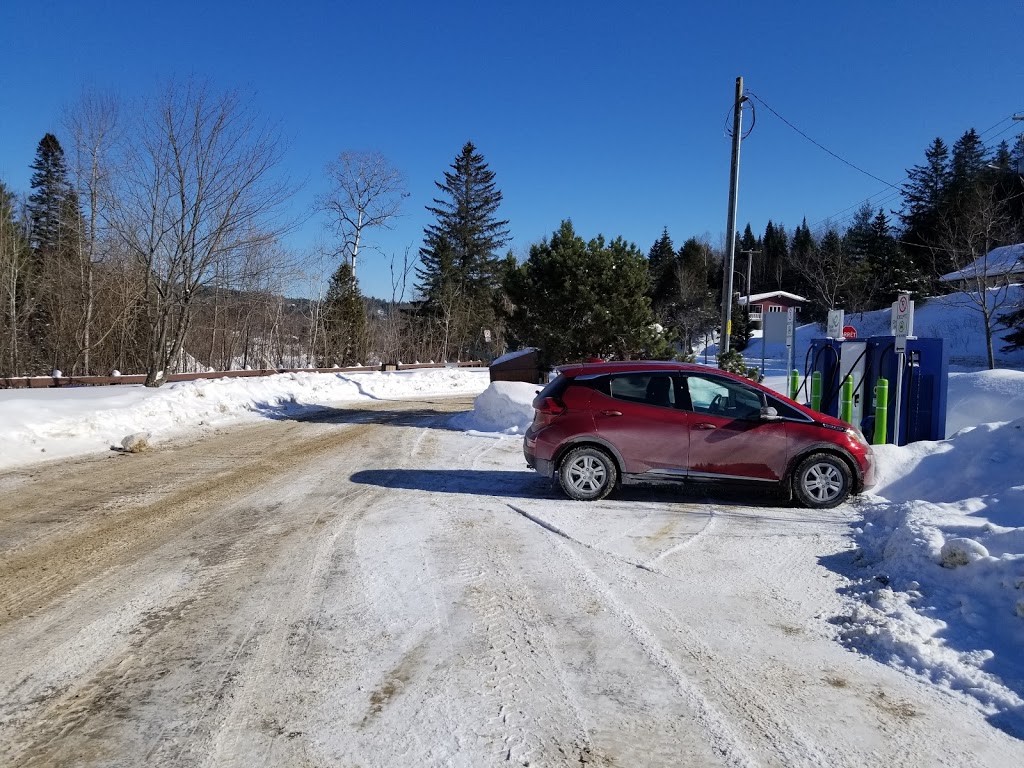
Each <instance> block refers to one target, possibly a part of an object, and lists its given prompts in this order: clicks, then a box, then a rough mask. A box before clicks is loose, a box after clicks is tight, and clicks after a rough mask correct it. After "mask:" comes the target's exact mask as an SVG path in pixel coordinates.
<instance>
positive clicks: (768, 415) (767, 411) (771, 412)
mask: <svg viewBox="0 0 1024 768" xmlns="http://www.w3.org/2000/svg"><path fill="white" fill-rule="evenodd" d="M781 419H782V417H781V416H779V412H778V411H777V410H775V409H774V408H772V407H771V406H770V405H766V406H764V407H762V408H761V421H780V420H781Z"/></svg>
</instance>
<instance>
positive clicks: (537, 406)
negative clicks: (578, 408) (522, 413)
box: [533, 397, 565, 427]
mask: <svg viewBox="0 0 1024 768" xmlns="http://www.w3.org/2000/svg"><path fill="white" fill-rule="evenodd" d="M533 409H534V410H535V411H536V413H535V414H534V419H533V424H534V426H536V427H543V426H546V425H548V424H550V423H551V422H552V421H554V419H555V417H556V416H558V415H559V414H561V413H563V412H564V411H565V406H564V405H562V404H561V403H560V402H558V401H557V400H556V399H555V398H553V397H539V398H537V399H536V400H535V401H534V403H533Z"/></svg>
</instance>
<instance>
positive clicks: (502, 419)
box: [451, 381, 541, 435]
mask: <svg viewBox="0 0 1024 768" xmlns="http://www.w3.org/2000/svg"><path fill="white" fill-rule="evenodd" d="M540 388H541V387H540V386H539V385H537V384H524V383H522V382H519V381H496V382H494V383H493V384H491V385H490V386H489V387H487V389H485V390H484V391H483V392H482V393H480V395H478V396H477V398H476V400H475V401H474V402H473V410H472V411H470V412H468V413H460V414H458V415H457V416H455V417H454V418H453V419H452V421H451V424H452V426H453V427H455V428H456V429H462V430H464V431H466V432H470V433H475V434H479V435H483V434H502V435H521V434H522V433H524V432H525V431H526V429H527V428H528V427H529V426H530V423H531V422H532V421H533V405H532V403H533V398H535V397H536V396H537V392H538V390H540Z"/></svg>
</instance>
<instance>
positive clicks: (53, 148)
mask: <svg viewBox="0 0 1024 768" xmlns="http://www.w3.org/2000/svg"><path fill="white" fill-rule="evenodd" d="M30 167H31V168H32V179H31V185H32V194H31V195H29V198H28V215H29V221H30V222H31V224H32V230H31V236H32V247H33V249H34V250H35V252H36V254H38V258H43V254H54V253H58V252H59V251H60V249H61V248H64V249H66V248H67V246H68V242H69V237H68V228H69V224H73V223H74V219H73V217H72V216H73V212H74V210H75V208H76V207H77V204H76V200H75V195H74V192H73V191H72V187H71V183H70V182H69V180H68V169H67V163H66V162H65V160H64V150H63V148H62V147H61V145H60V142H59V141H57V137H56V136H54V135H53V134H52V133H48V134H46V135H45V136H43V138H42V139H40V141H39V144H38V146H37V147H36V158H35V160H34V161H33V163H32V165H31V166H30Z"/></svg>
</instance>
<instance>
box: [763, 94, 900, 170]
mask: <svg viewBox="0 0 1024 768" xmlns="http://www.w3.org/2000/svg"><path fill="white" fill-rule="evenodd" d="M747 95H748V96H749V97H750V98H752V99H756V100H757V101H758V103H759V104H761V106H763V107H764V108H765V109H767V110H768V111H769V112H771V113H772V114H773V115H775V116H776V117H777V118H779V120H781V121H782V122H784V123H785V124H786V125H788V126H789V127H790V128H792V129H793V130H794V131H796V132H797V133H799V134H800V135H801V136H803V137H804V138H805V139H807V140H808V141H809V142H811V144H813V145H814V146H816V147H817V148H818V149H820V150H822V151H823V152H826V153H827V154H829V155H831V156H832V157H834V158H835V159H836V160H838V161H839V162H841V163H844V164H846V165H848V166H850V167H851V168H853V169H854V170H855V171H858V172H860V173H863V174H864V175H865V176H869V177H870V178H872V179H874V180H875V181H880V182H881V183H883V184H885V185H886V187H896V185H895V184H891V183H889V182H888V181H886V180H885V179H880V178H879V177H878V176H875V174H873V173H869V172H868V171H865V170H864V169H863V168H861V167H860V166H858V165H854V164H853V163H851V162H850V161H849V160H847V159H846V158H843V157H840V156H839V155H837V154H836V153H835V152H833V151H832V150H831V149H829V148H828V147H826V146H824V145H823V144H821V143H819V142H817V141H815V140H814V139H812V138H811V137H810V136H808V135H807V134H806V133H804V132H803V131H801V130H800V129H799V128H797V127H796V126H795V125H793V124H792V123H791V122H789V120H787V119H786V118H784V117H783V116H782V115H780V114H779V113H778V112H776V111H775V110H774V109H772V107H771V105H770V104H768V103H767V102H765V100H764V99H762V98H761V97H760V96H758V95H757V94H756V93H754V92H753V91H747Z"/></svg>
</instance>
